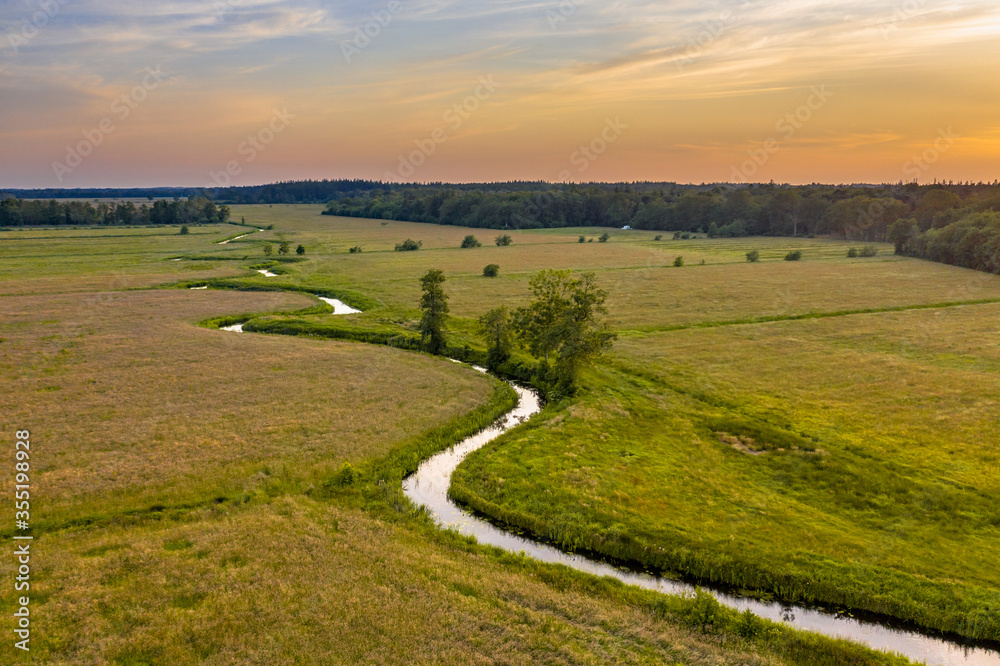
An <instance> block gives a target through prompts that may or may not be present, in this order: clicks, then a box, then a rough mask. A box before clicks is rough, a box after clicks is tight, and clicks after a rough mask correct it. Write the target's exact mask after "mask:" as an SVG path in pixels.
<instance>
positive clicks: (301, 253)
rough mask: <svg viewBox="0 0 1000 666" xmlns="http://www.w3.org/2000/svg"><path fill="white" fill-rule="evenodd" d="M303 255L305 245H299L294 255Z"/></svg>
mask: <svg viewBox="0 0 1000 666" xmlns="http://www.w3.org/2000/svg"><path fill="white" fill-rule="evenodd" d="M305 253H306V246H305V245H299V246H298V247H297V248H295V254H297V255H299V256H300V257H301V256H302V255H304V254H305Z"/></svg>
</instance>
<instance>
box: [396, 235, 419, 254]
mask: <svg viewBox="0 0 1000 666" xmlns="http://www.w3.org/2000/svg"><path fill="white" fill-rule="evenodd" d="M423 244H424V242H423V241H415V240H412V239H409V238H407V239H406V240H405V241H403V242H402V243H397V244H396V252H412V251H414V250H419V249H420V248H421V247H423Z"/></svg>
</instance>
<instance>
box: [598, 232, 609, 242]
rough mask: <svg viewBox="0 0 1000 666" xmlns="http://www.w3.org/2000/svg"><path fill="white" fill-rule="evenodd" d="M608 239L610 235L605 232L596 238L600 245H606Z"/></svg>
mask: <svg viewBox="0 0 1000 666" xmlns="http://www.w3.org/2000/svg"><path fill="white" fill-rule="evenodd" d="M609 238H611V234H609V233H608V232H607V231H605V232H604V233H603V234H601V236H600V238H598V239H597V240H598V242H600V243H607V242H608V239H609Z"/></svg>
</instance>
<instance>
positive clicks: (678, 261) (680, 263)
mask: <svg viewBox="0 0 1000 666" xmlns="http://www.w3.org/2000/svg"><path fill="white" fill-rule="evenodd" d="M683 265H684V257H677V258H675V259H674V266H675V267H676V268H680V267H681V266H683Z"/></svg>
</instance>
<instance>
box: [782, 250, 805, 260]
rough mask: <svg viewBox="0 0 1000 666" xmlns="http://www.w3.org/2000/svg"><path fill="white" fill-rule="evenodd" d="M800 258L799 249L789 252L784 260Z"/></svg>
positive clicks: (800, 252)
mask: <svg viewBox="0 0 1000 666" xmlns="http://www.w3.org/2000/svg"><path fill="white" fill-rule="evenodd" d="M801 258H802V251H801V250H792V251H791V252H789V253H788V254H786V255H785V261H798V260H799V259H801Z"/></svg>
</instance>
